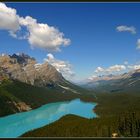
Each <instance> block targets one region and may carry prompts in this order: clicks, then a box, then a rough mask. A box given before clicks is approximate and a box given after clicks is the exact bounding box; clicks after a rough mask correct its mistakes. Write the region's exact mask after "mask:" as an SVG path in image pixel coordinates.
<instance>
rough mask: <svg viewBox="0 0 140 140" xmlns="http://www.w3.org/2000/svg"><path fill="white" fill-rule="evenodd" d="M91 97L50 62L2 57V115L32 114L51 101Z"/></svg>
mask: <svg viewBox="0 0 140 140" xmlns="http://www.w3.org/2000/svg"><path fill="white" fill-rule="evenodd" d="M85 93H86V95H87V96H88V90H86V89H83V88H81V87H79V86H77V85H74V84H73V83H70V82H69V81H67V80H66V79H65V78H64V77H63V76H62V74H61V73H60V72H58V71H57V70H56V69H55V67H53V66H52V65H50V64H49V63H48V62H44V63H43V64H38V63H37V61H36V59H35V58H33V57H30V56H29V55H27V54H24V53H21V54H13V55H7V54H2V55H0V106H2V107H1V108H0V116H6V115H9V114H13V113H17V112H22V111H28V110H31V109H34V108H37V107H39V106H41V105H44V104H46V103H50V102H57V101H65V100H72V99H74V98H83V96H86V95H85Z"/></svg>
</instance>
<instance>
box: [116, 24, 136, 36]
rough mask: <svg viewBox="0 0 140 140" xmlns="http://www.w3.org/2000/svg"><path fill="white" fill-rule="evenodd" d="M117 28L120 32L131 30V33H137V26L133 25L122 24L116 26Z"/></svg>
mask: <svg viewBox="0 0 140 140" xmlns="http://www.w3.org/2000/svg"><path fill="white" fill-rule="evenodd" d="M116 30H117V31H118V32H130V33H132V34H136V28H135V27H133V26H130V27H129V26H125V25H121V26H118V27H117V28H116Z"/></svg>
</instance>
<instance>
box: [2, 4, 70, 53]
mask: <svg viewBox="0 0 140 140" xmlns="http://www.w3.org/2000/svg"><path fill="white" fill-rule="evenodd" d="M23 27H24V28H26V30H27V31H26V32H25V33H24V34H22V32H24V31H23ZM0 29H5V30H8V31H9V34H10V35H11V36H12V37H14V38H17V39H27V40H28V42H29V44H30V45H31V47H32V48H41V49H44V50H47V51H48V52H51V51H60V50H61V49H60V47H61V46H68V45H70V42H71V41H70V39H67V38H64V33H62V32H60V31H59V30H58V29H57V28H55V27H54V26H49V25H48V24H47V23H38V22H37V19H35V18H32V17H30V16H26V17H25V18H24V17H20V16H19V15H17V14H16V9H13V8H10V7H7V6H6V5H5V4H4V3H0Z"/></svg>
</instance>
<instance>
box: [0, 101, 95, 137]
mask: <svg viewBox="0 0 140 140" xmlns="http://www.w3.org/2000/svg"><path fill="white" fill-rule="evenodd" d="M95 106H96V103H89V102H88V103H87V102H82V101H80V99H75V100H72V101H66V102H57V103H49V104H46V105H43V106H41V107H39V108H37V109H34V110H31V111H28V112H23V113H16V114H13V115H9V116H6V117H1V118H0V138H16V137H19V136H20V135H22V134H24V133H25V132H27V131H30V130H33V129H36V128H39V127H42V126H44V125H47V124H50V123H52V122H54V121H56V120H58V119H59V118H61V117H62V116H64V115H67V114H75V115H78V116H81V117H85V118H95V117H97V115H96V114H95V113H94V112H93V109H94V108H95Z"/></svg>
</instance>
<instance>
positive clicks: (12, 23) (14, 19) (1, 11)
mask: <svg viewBox="0 0 140 140" xmlns="http://www.w3.org/2000/svg"><path fill="white" fill-rule="evenodd" d="M0 29H4V30H10V31H14V32H15V31H17V30H19V29H20V25H19V21H18V15H17V14H16V10H15V9H13V8H9V7H7V6H6V5H5V4H4V3H0Z"/></svg>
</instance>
